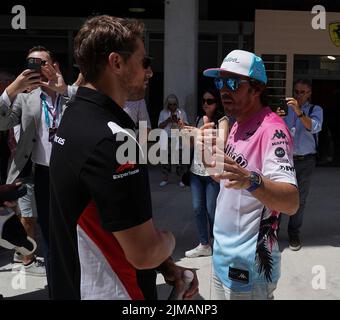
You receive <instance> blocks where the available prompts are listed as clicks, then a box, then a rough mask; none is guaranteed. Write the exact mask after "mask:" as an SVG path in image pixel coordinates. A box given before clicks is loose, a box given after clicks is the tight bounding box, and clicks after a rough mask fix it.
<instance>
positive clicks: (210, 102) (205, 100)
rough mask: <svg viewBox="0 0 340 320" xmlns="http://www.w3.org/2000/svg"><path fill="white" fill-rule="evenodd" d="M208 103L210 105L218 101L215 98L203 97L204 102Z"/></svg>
mask: <svg viewBox="0 0 340 320" xmlns="http://www.w3.org/2000/svg"><path fill="white" fill-rule="evenodd" d="M205 103H207V105H208V106H211V105H212V104H214V103H216V100H215V99H209V98H208V99H204V98H202V104H205Z"/></svg>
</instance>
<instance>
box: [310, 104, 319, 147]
mask: <svg viewBox="0 0 340 320" xmlns="http://www.w3.org/2000/svg"><path fill="white" fill-rule="evenodd" d="M314 107H315V105H314V104H312V105H311V106H310V108H309V111H308V117H309V118H310V116H311V114H312V113H313V109H314ZM313 138H314V142H315V148H316V149H317V147H318V136H317V134H316V133H314V134H313Z"/></svg>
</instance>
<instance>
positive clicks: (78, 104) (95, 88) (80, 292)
mask: <svg viewBox="0 0 340 320" xmlns="http://www.w3.org/2000/svg"><path fill="white" fill-rule="evenodd" d="M143 33H144V28H143V25H142V24H141V23H140V22H138V21H136V20H125V19H120V18H114V17H109V16H100V17H94V18H91V19H89V20H88V21H86V22H85V24H84V25H83V27H82V28H81V29H80V31H79V33H78V35H77V37H76V39H75V58H76V61H77V63H78V65H79V67H80V70H81V72H82V74H83V76H84V79H85V82H86V84H85V85H84V87H80V88H79V89H78V91H77V95H76V96H75V98H74V99H73V100H72V102H70V103H69V106H68V108H67V110H66V111H65V114H64V116H63V120H62V122H61V124H60V126H59V129H58V132H57V135H56V137H55V140H54V145H53V150H52V158H51V165H50V168H51V171H50V172H51V224H50V226H51V228H50V232H51V237H50V241H51V242H50V251H51V275H52V285H51V292H52V298H54V299H145V298H148V296H147V294H148V293H147V291H150V290H149V289H150V288H151V292H152V289H154V288H155V282H154V281H151V282H152V283H149V284H148V283H145V273H141V275H140V274H139V273H138V272H136V269H151V268H156V267H158V268H159V270H160V271H161V272H162V273H163V275H165V279H166V280H167V281H174V282H175V283H176V285H177V286H179V287H180V286H182V285H183V282H182V280H181V276H182V272H183V271H184V269H183V268H180V267H178V266H175V265H174V263H173V262H172V261H171V259H170V258H169V256H170V255H171V253H172V251H173V249H174V247H175V239H174V237H173V235H172V234H171V233H170V232H168V231H160V230H157V229H156V228H155V227H154V224H153V220H152V208H151V198H150V186H149V179H148V171H147V166H146V165H142V164H140V162H141V161H138V159H137V161H136V159H131V161H130V158H129V160H128V161H125V162H122V161H121V157H122V154H121V152H120V147H121V146H122V144H124V143H129V145H130V146H131V145H132V146H134V147H135V148H136V149H137V150H139V145H138V143H137V141H136V140H135V138H134V137H133V135H132V134H131V133H129V132H128V130H129V129H130V130H133V128H134V123H133V121H132V120H131V119H130V117H129V116H128V115H127V114H126V113H125V112H124V110H123V108H122V106H124V103H125V101H126V100H127V99H129V100H134V99H140V98H141V97H143V96H144V93H145V89H146V86H147V84H148V81H149V78H150V77H151V76H152V71H151V68H150V63H149V59H148V57H146V56H145V49H144V44H143V41H142V39H143ZM122 137H123V139H122ZM126 140H128V142H126ZM137 154H138V152H137ZM141 155H142V157H143V156H146V155H143V154H142V152H141ZM132 158H133V157H132ZM197 287H198V283H197V278H195V279H194V281H193V283H192V286H191V288H190V289H189V290H188V291H187V293H186V296H187V297H191V296H193V295H194V294H195V293H197Z"/></svg>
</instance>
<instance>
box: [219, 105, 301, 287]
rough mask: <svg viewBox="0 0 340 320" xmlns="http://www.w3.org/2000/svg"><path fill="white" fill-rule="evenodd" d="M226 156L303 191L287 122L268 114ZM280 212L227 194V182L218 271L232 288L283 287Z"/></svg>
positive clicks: (240, 127) (240, 130)
mask: <svg viewBox="0 0 340 320" xmlns="http://www.w3.org/2000/svg"><path fill="white" fill-rule="evenodd" d="M225 151H226V154H227V155H228V156H230V157H231V158H232V159H234V160H235V161H236V162H237V163H238V164H239V165H241V166H242V167H244V168H246V169H247V170H250V171H256V172H258V173H260V174H261V175H262V176H264V177H266V178H269V179H270V180H272V181H277V182H286V183H290V184H293V185H297V183H296V178H295V169H294V165H293V142H292V137H291V135H290V133H289V131H288V129H287V126H286V124H285V123H284V121H283V120H282V119H281V118H280V117H279V116H277V115H276V114H275V113H274V112H272V111H271V110H270V108H269V107H266V108H263V109H262V110H261V111H260V112H258V113H257V114H256V115H255V116H254V117H252V118H251V119H250V120H248V121H246V122H244V123H241V124H238V123H235V124H234V126H233V127H232V129H231V132H230V135H229V138H228V143H227V146H226V150H225ZM278 216H279V212H277V211H274V210H271V209H270V208H266V207H265V206H264V205H263V204H262V203H261V202H260V201H258V200H257V199H256V198H255V197H253V196H252V194H251V193H250V192H248V191H247V190H234V189H226V188H225V187H224V181H221V190H220V193H219V195H218V198H217V206H216V215H215V223H214V238H215V242H214V255H213V264H214V270H215V273H216V275H217V276H218V278H219V279H220V280H221V281H222V283H223V284H224V285H225V286H227V287H228V288H230V289H232V290H234V291H238V292H247V291H251V290H252V287H253V284H254V283H255V282H257V283H258V282H263V283H267V282H273V283H275V282H277V281H278V279H279V277H280V251H279V248H278V243H277V237H276V229H277V226H278Z"/></svg>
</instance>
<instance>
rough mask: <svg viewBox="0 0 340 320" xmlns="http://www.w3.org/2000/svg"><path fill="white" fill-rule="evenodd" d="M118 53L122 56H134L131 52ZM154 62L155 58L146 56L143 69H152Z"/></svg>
mask: <svg viewBox="0 0 340 320" xmlns="http://www.w3.org/2000/svg"><path fill="white" fill-rule="evenodd" d="M117 52H118V53H120V54H126V55H132V52H129V51H117ZM152 60H153V57H151V56H145V57H144V58H143V60H142V65H143V68H144V69H148V68H150V66H151V62H152Z"/></svg>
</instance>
